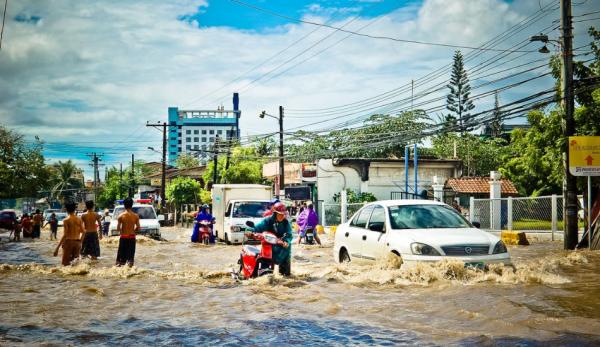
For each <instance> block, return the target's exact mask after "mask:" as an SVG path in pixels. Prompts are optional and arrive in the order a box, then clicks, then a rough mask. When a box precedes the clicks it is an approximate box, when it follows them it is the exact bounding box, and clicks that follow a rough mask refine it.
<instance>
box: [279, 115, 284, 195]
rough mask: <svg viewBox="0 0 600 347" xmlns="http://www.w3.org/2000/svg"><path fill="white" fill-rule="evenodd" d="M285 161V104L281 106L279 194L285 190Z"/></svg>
mask: <svg viewBox="0 0 600 347" xmlns="http://www.w3.org/2000/svg"><path fill="white" fill-rule="evenodd" d="M284 177H285V163H284V160H283V106H279V194H281V192H282V191H283V190H284V185H285V182H284Z"/></svg>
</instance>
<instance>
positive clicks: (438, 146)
mask: <svg viewBox="0 0 600 347" xmlns="http://www.w3.org/2000/svg"><path fill="white" fill-rule="evenodd" d="M432 144H433V154H434V155H435V156H436V157H438V158H452V157H453V156H454V145H455V144H456V155H457V157H458V159H461V160H462V162H463V175H465V176H488V175H489V174H490V171H495V170H498V168H499V167H500V166H501V165H502V164H503V158H504V156H505V153H507V152H508V150H509V149H508V147H507V146H506V145H507V143H506V141H505V140H504V139H501V138H498V139H483V138H480V137H478V136H475V135H473V134H468V133H467V134H464V135H463V136H462V137H461V136H458V135H457V134H456V133H449V134H445V135H442V136H437V137H435V138H433V140H432Z"/></svg>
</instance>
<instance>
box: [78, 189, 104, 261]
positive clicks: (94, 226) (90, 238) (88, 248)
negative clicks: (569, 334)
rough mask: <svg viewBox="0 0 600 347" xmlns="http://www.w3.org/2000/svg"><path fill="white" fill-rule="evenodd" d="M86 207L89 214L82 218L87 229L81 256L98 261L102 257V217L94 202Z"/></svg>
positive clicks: (88, 202)
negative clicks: (95, 209)
mask: <svg viewBox="0 0 600 347" xmlns="http://www.w3.org/2000/svg"><path fill="white" fill-rule="evenodd" d="M85 207H86V209H87V212H86V213H85V214H84V215H83V216H81V219H82V220H83V225H84V228H85V234H84V236H83V241H82V243H81V256H82V257H87V256H90V257H91V258H92V260H96V259H98V257H99V256H100V241H99V240H101V239H102V234H101V233H100V230H99V226H100V216H99V215H98V214H97V213H96V211H94V202H93V201H86V202H85Z"/></svg>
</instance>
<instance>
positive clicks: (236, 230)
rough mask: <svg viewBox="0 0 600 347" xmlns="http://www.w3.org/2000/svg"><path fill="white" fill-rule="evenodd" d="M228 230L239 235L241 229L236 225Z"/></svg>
mask: <svg viewBox="0 0 600 347" xmlns="http://www.w3.org/2000/svg"><path fill="white" fill-rule="evenodd" d="M230 230H231V232H232V233H239V232H240V231H242V228H240V227H239V226H237V225H232V226H231V228H230Z"/></svg>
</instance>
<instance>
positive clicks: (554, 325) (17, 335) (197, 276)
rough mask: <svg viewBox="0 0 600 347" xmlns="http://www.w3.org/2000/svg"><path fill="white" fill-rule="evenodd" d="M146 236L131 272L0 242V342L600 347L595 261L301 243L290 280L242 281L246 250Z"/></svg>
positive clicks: (109, 252)
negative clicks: (239, 272)
mask: <svg viewBox="0 0 600 347" xmlns="http://www.w3.org/2000/svg"><path fill="white" fill-rule="evenodd" d="M163 234H164V235H165V236H166V238H167V239H168V242H160V241H154V240H150V239H145V238H141V239H140V241H139V242H138V247H137V254H136V264H137V266H135V267H133V268H128V267H114V266H113V262H114V257H115V254H116V249H117V246H118V240H117V239H114V238H111V239H105V240H102V255H103V257H102V258H100V259H99V260H98V261H91V260H89V259H85V260H82V261H79V262H78V263H77V264H75V265H74V266H70V267H61V266H58V265H57V264H58V263H59V258H54V257H52V251H53V248H54V247H55V245H56V243H55V242H54V241H53V242H50V241H47V240H42V241H36V242H22V243H4V244H0V317H2V319H1V320H0V345H4V344H6V345H15V344H17V345H18V344H35V343H40V342H48V343H50V344H74V345H86V344H93V345H115V344H127V345H152V344H165V345H167V344H168V345H171V344H176V345H198V344H213V345H223V344H225V345H228V344H229V345H239V344H261V345H262V344H268V345H282V344H318V345H398V344H418V345H424V344H425V345H426V344H435V345H446V344H458V345H507V346H508V345H515V344H521V345H533V346H535V345H546V344H553V345H573V344H574V345H596V344H597V342H598V338H599V336H600V321H599V320H598V318H599V314H598V312H600V298H598V294H599V293H600V267H598V264H599V263H600V256H599V255H598V254H596V253H594V252H587V251H584V252H565V251H562V250H561V244H559V243H551V242H543V243H535V244H533V245H532V246H530V247H513V248H511V249H510V251H511V253H512V255H513V260H514V263H515V266H516V269H512V268H504V267H491V268H490V270H489V271H486V272H484V271H481V270H477V269H473V268H465V267H464V266H463V264H461V263H456V262H442V263H438V264H419V265H417V266H414V267H410V268H406V267H403V266H400V263H399V262H398V259H397V258H393V257H392V258H389V259H383V260H381V261H379V262H377V263H374V264H366V265H361V264H351V265H339V264H334V263H333V262H332V256H331V248H330V247H324V248H319V247H317V246H304V245H302V246H295V247H294V261H293V269H292V270H293V274H294V275H293V276H292V278H282V277H280V276H278V275H276V276H269V277H262V278H258V279H254V280H248V281H243V282H236V281H234V280H232V279H231V276H230V274H229V271H230V268H231V267H233V266H234V265H235V262H236V261H237V258H238V257H239V250H240V248H241V247H240V246H239V245H238V246H226V245H215V246H209V247H207V246H198V245H193V244H190V243H189V242H188V240H189V235H188V232H187V231H180V230H174V229H170V230H169V229H167V230H165V231H164V232H163Z"/></svg>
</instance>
